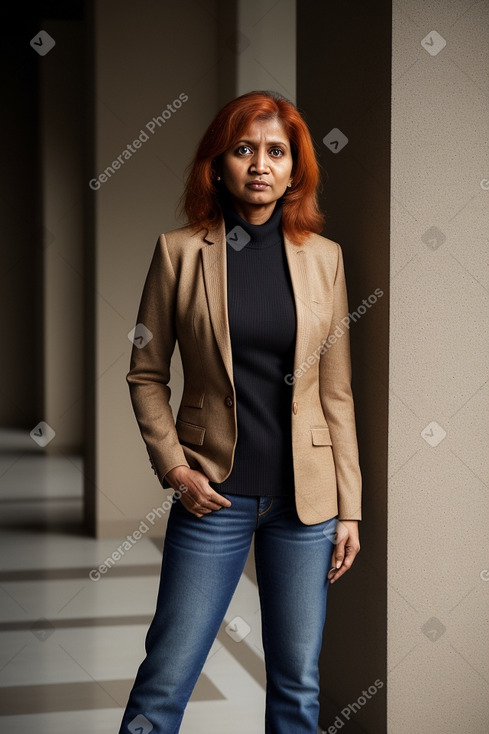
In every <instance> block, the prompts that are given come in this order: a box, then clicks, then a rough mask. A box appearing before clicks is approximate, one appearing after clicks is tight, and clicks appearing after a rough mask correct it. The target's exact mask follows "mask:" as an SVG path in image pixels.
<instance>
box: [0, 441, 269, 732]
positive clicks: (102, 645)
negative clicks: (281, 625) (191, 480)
mask: <svg viewBox="0 0 489 734" xmlns="http://www.w3.org/2000/svg"><path fill="white" fill-rule="evenodd" d="M0 445H1V446H2V450H1V453H0V731H1V732H9V734H66V733H67V732H69V733H70V734H87V732H90V734H116V732H117V731H118V726H119V724H120V720H121V716H122V711H123V706H124V704H125V702H126V699H127V695H128V692H129V689H130V687H131V684H132V681H133V678H134V676H135V673H136V670H137V666H138V665H139V663H140V661H141V659H142V656H143V642H144V636H145V633H146V630H147V627H148V625H149V622H150V620H151V617H152V613H153V610H154V604H155V600H156V592H157V586H158V576H159V567H160V562H161V542H156V541H152V540H150V539H148V538H143V539H141V540H140V541H139V542H138V543H137V544H136V545H135V546H133V548H132V549H131V552H130V553H127V554H126V555H125V556H123V558H122V560H121V561H119V563H118V564H117V565H116V566H114V567H113V568H111V569H110V572H109V573H108V574H107V575H106V576H104V577H103V578H101V580H100V581H91V580H90V578H89V572H90V570H91V569H92V568H94V567H96V566H98V565H99V564H100V563H101V561H102V560H104V559H105V558H107V557H108V556H109V555H110V554H111V553H112V552H113V551H114V549H115V548H116V547H117V545H118V542H117V540H94V539H92V538H87V537H86V536H85V535H84V534H83V533H82V529H81V524H80V518H81V512H82V506H81V491H82V471H83V467H82V463H81V460H80V459H79V458H78V457H74V456H57V457H46V456H44V455H43V453H42V451H40V450H39V449H38V448H37V446H36V445H35V444H34V443H33V441H32V440H31V438H30V437H29V435H28V434H27V433H26V434H17V433H15V432H8V433H7V432H2V433H1V434H0ZM238 615H239V616H241V617H243V618H244V619H245V620H246V621H247V622H248V624H249V625H250V627H251V632H250V633H249V634H248V635H247V637H246V638H245V639H244V640H242V641H241V642H236V641H234V640H233V639H232V638H231V637H230V636H229V635H228V634H227V633H226V632H225V626H226V624H227V623H228V622H229V621H231V620H232V619H233V618H234V617H235V616H238ZM260 635H261V630H260V613H259V604H258V595H257V589H256V583H255V577H254V569H253V563H252V558H251V557H250V559H248V564H247V567H246V570H245V573H244V574H243V576H242V578H241V581H240V583H239V586H238V588H237V590H236V593H235V596H234V598H233V600H232V602H231V604H230V607H229V610H228V613H227V614H226V617H225V620H224V622H223V624H222V626H221V630H220V632H219V635H218V637H217V639H216V641H215V642H214V645H213V647H212V649H211V651H210V653H209V657H208V659H207V662H206V664H205V667H204V671H203V673H202V675H201V677H200V679H199V682H198V684H197V686H196V688H195V690H194V693H193V695H192V698H191V701H190V703H189V705H188V708H187V710H186V713H185V717H184V721H183V724H182V728H181V732H182V734H206V733H207V732H208V733H209V734H262V732H263V715H264V703H265V694H264V681H265V673H264V665H263V649H262V645H261V636H260Z"/></svg>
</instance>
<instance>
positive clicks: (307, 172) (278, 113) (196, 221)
mask: <svg viewBox="0 0 489 734" xmlns="http://www.w3.org/2000/svg"><path fill="white" fill-rule="evenodd" d="M270 118H277V119H279V120H280V122H281V123H282V125H283V127H284V130H285V132H286V133H287V136H288V138H289V140H290V145H291V149H292V158H293V168H292V174H291V175H292V178H293V183H292V187H291V188H288V189H287V191H286V193H285V194H284V196H283V207H282V228H283V231H284V232H285V233H286V234H287V236H288V237H290V238H291V240H292V241H293V242H294V243H296V244H302V242H304V240H305V239H306V237H307V235H308V234H309V233H311V232H315V233H317V234H320V233H321V232H322V229H323V226H324V216H323V214H322V213H321V212H320V210H319V206H318V199H317V189H318V186H319V183H320V176H319V166H318V162H317V160H316V154H315V151H314V145H313V142H312V139H311V135H310V133H309V129H308V127H307V125H306V123H305V121H304V120H303V118H302V116H301V115H300V113H299V111H298V110H297V108H296V107H295V106H294V105H293V104H292V102H289V101H288V100H286V99H285V98H284V97H282V96H281V95H280V94H278V93H276V92H269V91H254V92H247V93H246V94H242V95H241V96H240V97H237V98H236V99H233V100H231V101H230V102H228V103H227V104H226V105H225V106H224V107H223V108H222V109H221V110H220V111H219V112H218V113H217V115H216V116H215V117H214V119H213V120H212V122H211V124H210V125H209V127H208V128H207V130H206V132H205V133H204V136H203V137H202V139H201V141H200V143H199V145H198V147H197V151H196V153H195V155H194V158H193V160H192V161H191V163H190V165H189V173H188V176H187V180H186V184H185V188H184V191H183V194H182V197H181V199H180V204H179V209H180V211H182V213H184V214H185V215H186V216H187V219H188V223H189V225H190V226H192V227H193V228H196V229H201V228H202V227H205V228H207V229H209V228H211V227H215V226H216V225H217V224H218V223H219V222H220V220H221V218H222V209H221V206H220V201H219V184H218V182H217V181H216V161H217V159H218V158H219V156H220V155H222V153H224V152H225V151H226V150H227V149H228V148H229V147H230V146H231V145H233V144H234V143H235V142H236V141H238V140H239V139H240V138H241V137H242V136H243V134H244V132H245V130H246V129H247V128H248V126H249V125H250V124H252V123H253V122H254V121H255V120H265V119H270Z"/></svg>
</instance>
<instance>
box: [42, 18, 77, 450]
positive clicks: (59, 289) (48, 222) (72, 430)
mask: <svg viewBox="0 0 489 734" xmlns="http://www.w3.org/2000/svg"><path fill="white" fill-rule="evenodd" d="M42 28H43V30H45V31H46V32H47V33H49V35H50V36H51V37H52V38H53V39H54V40H55V42H56V45H55V47H54V48H53V49H52V51H50V52H49V53H48V54H46V56H44V57H41V59H40V61H42V63H40V68H39V88H40V151H41V155H40V162H41V186H40V198H41V209H42V221H43V231H44V236H43V238H42V252H43V267H42V283H43V289H42V290H43V308H42V313H43V344H44V359H43V364H44V369H43V375H44V379H43V383H44V384H43V390H42V395H43V398H42V399H43V411H42V415H40V416H39V417H38V419H37V420H36V422H35V423H37V421H38V420H41V419H42V420H44V421H46V422H47V423H48V424H49V425H50V426H51V427H52V428H53V429H54V431H55V432H56V436H55V438H54V439H53V440H52V441H51V442H50V443H49V444H48V445H47V446H46V449H45V451H46V453H58V452H66V451H67V452H70V451H76V452H81V451H82V450H83V447H84V431H83V410H84V400H85V396H84V393H83V348H84V340H83V333H84V328H83V327H84V317H83V288H84V286H85V284H86V280H85V272H84V264H83V231H84V215H85V212H84V206H83V185H84V180H83V161H84V154H85V152H86V151H85V146H84V124H85V121H86V120H85V115H84V112H85V110H84V107H83V91H82V90H83V81H84V77H83V42H84V35H83V24H82V23H81V22H79V21H64V20H60V21H55V20H45V21H44V22H43V26H42ZM34 425H35V424H34ZM33 427H34V426H31V428H33Z"/></svg>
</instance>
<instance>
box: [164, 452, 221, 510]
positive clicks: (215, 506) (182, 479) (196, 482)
mask: <svg viewBox="0 0 489 734" xmlns="http://www.w3.org/2000/svg"><path fill="white" fill-rule="evenodd" d="M165 479H166V480H167V482H168V483H169V484H170V486H171V487H172V489H174V490H175V491H176V490H178V491H179V492H181V496H180V502H181V503H182V504H183V506H184V507H185V508H186V509H187V510H188V511H189V512H192V513H193V514H194V515H195V516H196V517H203V516H204V515H208V514H209V513H210V512H213V511H214V510H220V509H221V507H231V502H230V501H229V500H228V499H227V497H223V496H222V494H218V492H216V491H215V490H214V489H212V487H211V486H210V485H209V479H208V478H207V477H206V475H205V474H203V473H202V472H200V471H197V469H190V467H188V466H185V465H183V464H182V465H180V466H174V467H173V469H170V471H169V472H168V473H167V474H166V477H165Z"/></svg>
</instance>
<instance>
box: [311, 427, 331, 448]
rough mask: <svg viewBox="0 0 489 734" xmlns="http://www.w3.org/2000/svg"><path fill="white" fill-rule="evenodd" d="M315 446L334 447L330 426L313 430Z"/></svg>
mask: <svg viewBox="0 0 489 734" xmlns="http://www.w3.org/2000/svg"><path fill="white" fill-rule="evenodd" d="M311 434H312V443H313V446H332V442H331V436H330V433H329V428H328V426H321V427H320V428H311Z"/></svg>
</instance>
